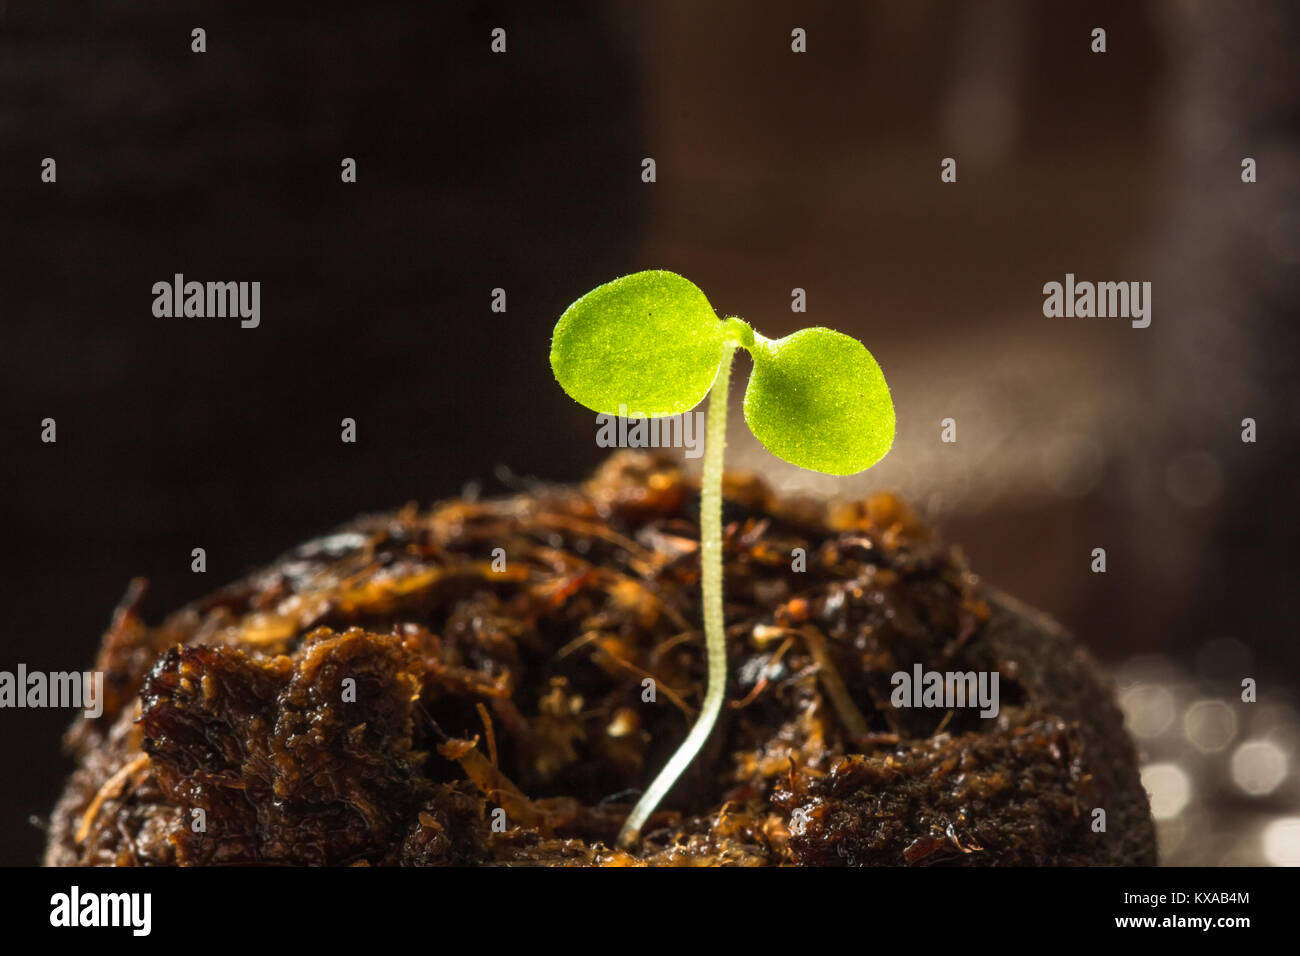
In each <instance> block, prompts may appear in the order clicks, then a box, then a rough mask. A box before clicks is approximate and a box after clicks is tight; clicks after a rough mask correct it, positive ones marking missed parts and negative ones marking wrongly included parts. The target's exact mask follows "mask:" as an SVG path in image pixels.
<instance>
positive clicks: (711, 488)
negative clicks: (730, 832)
mask: <svg viewBox="0 0 1300 956" xmlns="http://www.w3.org/2000/svg"><path fill="white" fill-rule="evenodd" d="M737 344H738V343H737V342H734V341H731V340H730V338H729V340H728V341H727V343H726V344H725V345H724V346H723V351H722V362H721V363H720V364H719V365H718V377H717V378H716V379H714V381H713V390H712V391H711V392H710V393H709V416H708V422H707V424H706V426H705V433H704V474H703V476H702V477H701V479H700V588H701V590H702V592H703V602H704V645H705V648H706V654H707V657H708V666H709V679H708V689H707V690H706V691H705V693H704V707H703V708H702V709H701V710H700V716H699V717H698V718H696V721H695V726H694V727H692V728H691V732H690V733H689V734H687V735H686V739H685V740H684V741H682V745H681V746H680V747H678V748H677V752H676V753H674V754H673V755H672V757H671V758H670V759H669V761H668V763H667V764H665V765H664V769H663V770H661V771H659V776H657V777H655V779H654V782H653V783H651V784H650V786H649V788H647V789H646V791H645V793H643V794H642V795H641V799H640V800H638V801H637V804H636V806H635V807H633V808H632V814H631V815H630V816H629V817H628V818H627V822H626V823H624V824H623V829H622V830H620V831H619V834H618V845H619V846H621V847H627V846H630V845H631V844H633V843H635V842H636V840H637V839H638V838H639V837H640V835H641V827H642V825H644V824H645V822H646V819H647V818H648V817H649V816H650V814H652V813H654V811H655V808H656V807H658V806H659V802H660V801H661V800H663V798H664V797H665V796H667V794H668V791H669V790H671V789H672V787H673V784H675V783H676V782H677V778H678V777H680V776H681V775H682V771H684V770H685V769H686V768H687V767H688V766H689V765H690V763H691V761H692V760H694V759H695V756H696V754H698V753H699V752H700V748H701V747H703V746H704V742H705V741H706V740H708V739H709V734H710V733H711V732H712V731H713V725H714V724H716V723H717V722H718V714H720V713H721V712H722V701H723V699H724V698H725V697H726V691H727V636H726V630H725V621H724V619H723V614H722V458H723V451H724V450H725V449H726V447H727V393H728V391H729V390H730V386H731V360H732V358H734V356H735V354H736V346H737Z"/></svg>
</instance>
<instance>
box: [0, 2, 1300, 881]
mask: <svg viewBox="0 0 1300 956" xmlns="http://www.w3.org/2000/svg"><path fill="white" fill-rule="evenodd" d="M557 6H558V7H559V9H555V10H548V11H543V10H540V9H538V7H540V5H537V4H525V3H523V2H517V3H510V2H501V3H487V4H474V3H457V4H452V3H448V4H436V5H435V4H416V3H392V2H383V0H374V2H370V3H367V4H355V3H350V2H349V3H343V2H334V0H314V2H312V3H310V4H308V3H283V4H277V5H276V10H275V11H271V10H269V9H267V5H265V4H260V3H254V2H238V0H227V2H223V3H220V4H218V3H215V2H213V3H200V2H191V0H170V2H168V3H166V4H163V3H160V2H155V3H143V2H136V0H122V2H119V3H116V4H113V5H112V8H111V10H110V9H109V8H105V7H103V6H101V5H91V4H82V3H60V4H35V3H27V4H23V3H13V2H8V3H5V2H0V90H3V91H4V94H3V95H2V96H0V144H3V149H0V203H2V204H3V209H4V216H3V220H2V221H0V292H2V293H3V300H2V301H3V303H4V318H3V326H2V328H3V332H2V338H0V373H2V374H0V380H2V381H3V385H2V386H0V389H2V391H0V396H2V398H0V404H2V408H0V411H2V412H3V414H2V415H0V429H3V441H4V444H3V448H4V452H5V454H4V455H3V457H2V458H0V475H3V481H4V490H5V494H4V497H3V505H0V509H2V511H0V520H2V522H3V524H2V526H0V532H2V533H3V536H4V541H5V543H6V547H5V548H4V554H3V558H0V560H2V561H3V563H4V567H3V580H4V592H3V596H4V605H3V606H4V609H5V618H4V628H3V638H2V639H0V669H5V670H13V669H14V668H15V667H16V665H17V664H18V663H20V662H22V663H25V664H26V665H27V666H28V667H29V668H31V669H42V670H49V671H55V670H71V669H82V668H85V667H87V666H89V664H90V662H91V660H92V658H93V655H94V653H95V650H96V647H97V642H98V638H99V635H100V633H101V632H102V630H103V629H104V628H105V627H106V626H107V624H108V621H109V618H110V615H111V613H112V609H113V607H114V605H115V604H116V602H117V601H118V599H119V598H120V597H121V596H122V594H123V592H124V591H125V589H126V585H127V582H128V581H129V580H130V578H132V577H133V576H136V575H140V576H144V577H147V578H148V579H149V582H150V590H149V595H148V598H147V600H146V602H145V604H144V612H145V615H146V618H147V619H149V620H151V621H157V620H158V619H160V618H161V617H162V615H164V614H165V613H166V612H168V611H170V610H172V609H174V608H176V607H177V606H179V605H180V604H182V603H184V602H185V601H188V600H192V599H194V598H197V597H199V596H200V595H202V594H204V593H206V592H208V591H210V590H213V589H215V588H216V587H218V586H220V585H221V584H224V583H226V582H228V581H230V580H232V579H234V578H237V577H239V576H241V575H242V574H244V573H245V572H246V571H248V570H250V569H251V568H253V567H255V566H257V565H259V564H261V563H264V562H267V561H269V560H270V559H272V558H274V557H275V556H276V555H277V554H279V553H280V552H282V551H284V550H286V549H287V548H288V547H290V546H291V545H293V544H295V543H296V542H298V541H300V540H303V539H305V538H307V537H310V536H313V535H315V534H317V533H320V532H322V531H325V530H328V529H329V528H331V527H333V526H334V525H336V524H339V523H340V522H342V521H344V520H347V519H349V518H351V517H353V516H354V515H356V514H358V513H360V512H364V511H374V510H380V509H386V508H391V507H396V506H400V505H401V504H403V503H405V502H407V501H412V500H414V501H418V502H420V503H421V504H424V505H427V504H428V503H430V502H432V501H434V500H436V499H439V498H445V497H449V496H452V495H455V494H458V493H459V492H460V491H461V489H462V488H463V487H464V485H465V484H466V483H467V482H478V483H480V484H481V485H482V487H483V488H484V490H485V491H488V492H492V491H496V490H500V489H501V488H502V487H503V484H502V482H503V478H504V477H505V476H507V475H508V474H515V475H536V476H538V477H541V478H544V479H548V480H574V479H579V478H581V477H582V476H583V475H585V474H586V473H587V472H588V471H589V470H590V469H591V468H592V467H593V466H594V465H595V464H596V463H597V462H598V461H599V460H600V459H601V456H602V455H603V451H602V450H601V449H599V448H597V447H596V444H595V431H596V428H595V423H594V421H593V416H591V415H590V413H588V412H586V411H585V410H583V409H581V408H580V407H578V406H577V405H575V404H574V403H572V402H571V401H570V400H569V399H568V398H567V397H566V396H565V395H564V394H563V392H562V391H561V390H560V389H559V388H558V386H556V385H555V383H554V381H553V379H552V378H551V374H550V370H549V367H548V363H547V358H546V356H547V351H548V346H549V336H550V330H551V327H552V326H553V324H554V322H555V319H556V318H557V317H558V316H559V315H560V313H561V312H562V311H563V309H564V308H565V307H566V306H567V305H568V304H569V303H570V302H571V301H572V300H573V299H574V298H576V297H577V296H578V295H580V294H582V293H584V292H586V291H587V290H588V289H590V288H592V287H593V286H595V285H597V284H599V283H601V282H604V281H607V280H609V279H611V278H614V277H615V276H618V275H621V274H624V273H627V272H632V271H636V270H638V269H644V268H666V269H672V270H674V271H678V272H681V273H683V274H685V275H686V276H688V277H690V278H691V279H692V280H693V281H695V282H696V283H697V284H698V285H700V286H701V287H702V288H703V289H704V290H705V291H706V292H707V294H708V295H709V297H710V299H711V301H712V302H713V304H714V305H715V307H716V308H717V309H718V310H719V312H721V313H723V314H737V315H742V316H744V317H746V318H747V319H748V320H750V321H751V322H752V323H753V324H754V326H755V327H756V328H758V329H759V330H760V331H762V332H763V333H764V334H766V335H768V336H771V337H776V336H780V335H784V334H787V333H789V332H791V331H794V330H795V329H797V328H801V327H804V326H806V325H826V326H829V327H832V328H836V329H840V330H843V331H845V332H848V333H850V334H852V335H854V336H856V337H858V338H860V339H862V340H863V341H864V342H865V343H866V345H867V347H868V348H869V349H871V351H872V352H873V353H874V354H875V356H876V358H877V359H878V360H879V362H880V364H881V366H882V367H883V368H884V370H885V372H886V375H887V376H888V379H889V382H890V384H891V387H892V389H893V393H894V399H895V402H896V405H897V409H898V438H897V442H896V445H895V447H894V450H893V451H892V452H891V454H890V455H889V456H888V457H887V458H886V460H885V461H884V462H883V463H882V464H881V465H879V466H878V467H876V468H874V469H872V470H870V471H869V472H866V473H864V474H862V475H859V476H856V477H854V478H851V479H823V478H818V477H817V476H814V475H812V474H810V473H807V472H801V471H799V470H798V469H795V468H793V467H791V466H787V465H785V464H783V463H782V462H779V461H777V460H776V459H774V458H772V457H771V456H770V455H768V454H767V453H766V452H765V451H763V450H762V449H761V448H760V447H759V446H757V444H756V443H755V442H754V440H753V439H752V437H751V436H750V435H749V434H748V432H747V431H746V430H745V428H744V426H743V422H742V421H741V420H740V416H739V405H738V402H739V395H735V396H733V397H734V398H735V399H736V402H737V404H736V406H735V407H734V408H733V421H732V425H731V441H732V452H731V453H730V461H731V463H732V465H733V466H734V467H746V468H750V469H753V470H758V471H761V472H763V473H764V474H765V475H766V476H767V477H768V478H769V480H770V481H771V482H772V483H773V484H774V485H777V486H779V487H782V488H790V489H799V490H806V491H812V492H815V493H818V494H825V495H841V496H857V495H860V494H862V493H865V492H866V491H868V490H871V489H876V488H892V489H895V490H898V491H899V492H901V493H902V494H903V495H904V496H905V497H906V498H907V499H908V500H909V501H911V502H912V503H913V504H914V505H915V506H916V507H917V508H918V509H919V510H920V511H921V512H922V513H923V514H925V515H926V516H927V517H928V518H930V519H931V520H933V521H934V522H935V523H936V524H937V526H938V527H939V529H940V530H941V532H942V533H943V535H944V536H945V538H947V539H948V540H950V541H953V542H956V543H958V544H960V545H961V547H962V548H963V549H964V551H965V552H966V554H967V556H968V557H969V559H970V562H971V564H972V566H973V568H974V569H975V570H976V571H977V572H978V573H980V574H981V576H982V577H984V578H985V579H986V580H988V581H989V582H991V583H993V584H995V585H997V586H999V587H1001V588H1003V589H1005V590H1008V591H1011V592H1013V593H1014V594H1016V595H1018V596H1019V597H1021V598H1022V599H1024V600H1026V601H1028V602H1030V603H1032V604H1034V605H1037V606H1038V607H1041V608H1042V609H1044V610H1046V611H1048V612H1050V613H1051V614H1053V615H1054V616H1056V617H1057V618H1059V619H1060V620H1062V621H1063V622H1064V623H1065V624H1066V625H1067V626H1068V627H1070V628H1071V629H1072V630H1074V631H1075V632H1076V633H1077V634H1078V635H1079V636H1080V637H1081V639H1082V640H1083V641H1084V642H1085V643H1086V644H1087V645H1088V646H1089V647H1090V648H1091V649H1092V651H1093V652H1094V653H1095V654H1096V655H1097V656H1098V657H1099V658H1100V659H1101V660H1102V662H1103V663H1104V665H1105V666H1106V667H1107V669H1108V670H1109V671H1110V672H1111V673H1112V674H1113V675H1114V677H1115V679H1116V682H1117V688H1118V691H1119V694H1120V700H1121V703H1122V705H1123V707H1124V709H1125V713H1126V715H1127V717H1128V720H1129V724H1130V727H1131V729H1132V731H1133V733H1134V737H1135V740H1136V742H1137V744H1138V746H1139V748H1140V750H1141V751H1142V755H1143V761H1144V767H1145V770H1144V780H1145V781H1146V783H1147V786H1148V788H1149V790H1150V791H1151V794H1152V799H1153V808H1154V812H1155V814H1156V817H1157V820H1158V823H1159V827H1160V838H1161V844H1162V846H1161V855H1162V861H1163V862H1165V863H1170V864H1207V865H1216V864H1232V863H1235V864H1296V863H1300V711H1297V702H1298V698H1297V693H1296V686H1297V680H1298V679H1300V653H1298V652H1297V641H1296V634H1295V621H1296V620H1297V617H1298V616H1300V600H1298V599H1297V587H1296V561H1295V558H1294V555H1295V546H1296V540H1297V527H1298V524H1297V503H1296V492H1295V483H1296V479H1297V468H1296V466H1297V452H1296V448H1297V445H1296V437H1297V424H1298V421H1300V408H1298V401H1297V397H1296V392H1295V388H1294V382H1295V375H1294V372H1295V366H1294V354H1295V353H1294V350H1293V344H1294V341H1295V337H1294V335H1293V334H1292V329H1291V323H1292V321H1293V320H1294V319H1295V318H1296V316H1295V311H1296V308H1295V303H1296V302H1297V301H1300V289H1298V288H1297V285H1298V284H1300V283H1298V282H1297V275H1298V273H1297V269H1296V266H1297V260H1298V259H1300V163H1298V162H1297V159H1298V157H1300V140H1298V138H1297V135H1298V129H1297V126H1298V125H1300V124H1297V116H1298V107H1300V89H1298V85H1297V82H1296V73H1295V63H1294V57H1295V52H1294V51H1295V50H1296V49H1297V46H1298V45H1300V8H1297V7H1296V6H1295V5H1294V4H1289V3H1285V2H1282V0H1278V2H1272V3H1257V2H1249V0H1246V2H1237V3H1233V4H1224V3H1212V2H1144V3H1133V2H1114V3H1077V2H1058V3H1052V4H1041V3H1033V2H1031V0H980V2H945V3H940V2H935V0H914V2H908V3H856V4H848V3H817V2H813V3H808V2H801V3H760V2H745V3H740V2H734V3H716V4H701V3H698V2H692V0H678V2H655V3H633V2H630V0H627V2H605V3H589V4H580V3H572V4H563V5H557ZM195 27H202V28H204V29H205V30H206V31H207V52H206V53H204V54H201V55H199V54H194V53H191V52H190V31H191V30H192V29H193V28H195ZM494 27H503V28H504V29H506V31H507V53H506V54H504V55H493V54H492V53H491V52H490V50H489V43H490V36H489V34H490V31H491V30H492V29H493V28H494ZM796 27H800V28H803V29H804V30H806V33H807V51H808V52H807V53H804V54H795V53H792V52H791V46H790V44H791V31H792V30H793V29H794V28H796ZM1096 27H1102V28H1104V29H1105V30H1106V35H1107V51H1106V52H1105V53H1104V54H1094V53H1092V52H1091V51H1090V45H1091V31H1092V30H1093V29H1094V28H1096ZM47 156H49V157H53V158H55V159H56V160H57V164H58V166H57V170H58V181H57V183H54V184H46V183H42V182H41V181H40V164H41V160H42V159H43V158H44V157H47ZM343 157H353V158H355V159H356V161H357V169H358V172H357V180H358V181H357V183H356V184H349V185H345V184H343V183H341V182H340V175H339V174H340V162H341V160H342V159H343ZM646 157H651V158H653V159H654V160H655V161H656V167H657V169H656V172H657V181H656V182H654V183H644V182H642V179H641V169H642V166H641V164H642V160H643V159H644V158H646ZM945 157H952V158H955V159H956V160H957V182H956V183H953V184H946V183H941V182H940V178H939V173H940V161H941V160H942V159H943V158H945ZM1245 157H1251V158H1253V159H1255V160H1256V162H1257V167H1258V182H1256V183H1254V184H1245V183H1243V182H1242V181H1241V161H1242V159H1243V158H1245ZM177 272H181V273H184V274H185V275H186V277H187V278H190V279H198V280H201V281H202V280H244V281H250V280H260V281H261V283H262V321H261V327H260V328H258V329H255V330H243V329H241V328H239V324H238V321H237V320H222V319H188V320H187V319H157V318H154V317H153V315H152V311H151V305H152V293H151V286H152V284H153V283H154V282H156V281H160V280H170V278H171V276H172V275H173V274H174V273H177ZM1067 272H1073V273H1074V274H1075V275H1076V276H1077V277H1078V278H1079V279H1080V280H1090V281H1150V282H1151V283H1152V284H1153V292H1152V305H1153V310H1152V322H1151V325H1150V327H1149V328H1146V329H1134V328H1131V327H1130V325H1129V323H1128V322H1127V321H1125V320H1121V319H1065V318H1060V319H1048V318H1044V316H1043V314H1042V304H1043V293H1042V287H1043V284H1044V283H1046V282H1049V281H1057V282H1060V281H1063V279H1064V275H1065V273H1067ZM497 287H500V288H504V289H505V290H506V292H507V311H506V312H505V313H504V314H500V313H494V312H492V311H491V309H490V304H491V295H492V290H493V289H494V288H497ZM796 287H798V288H802V289H804V290H806V294H807V306H808V311H807V313H806V314H794V313H792V312H791V310H790V303H791V290H792V289H794V288H796ZM744 362H745V360H744V359H742V360H741V365H742V367H738V369H737V373H738V376H743V375H744V374H745V373H747V369H746V368H744V367H743V364H744ZM736 391H739V390H738V389H737V390H736ZM46 417H52V418H55V419H56V421H57V429H58V442H57V444H53V445H49V444H43V443H42V442H41V441H40V430H41V425H40V423H41V420H42V419H44V418H46ZM344 417H351V418H354V419H355V420H356V422H357V430H358V441H357V443H356V444H354V445H347V444H343V443H342V442H340V440H339V434H340V420H341V419H342V418H344ZM1247 417H1249V418H1253V419H1255V420H1256V422H1257V429H1258V440H1257V442H1255V443H1253V444H1248V443H1243V442H1242V440H1241V432H1242V424H1241V423H1242V419H1243V418H1247ZM944 418H952V419H954V420H955V422H956V427H957V441H956V442H955V443H944V442H942V441H941V440H940V422H941V420H942V419H944ZM503 469H506V470H503ZM194 547H203V548H205V549H206V551H207V556H208V571H207V573H206V574H202V575H199V574H194V573H191V571H190V551H191V549H192V548H194ZM1097 547H1103V548H1105V549H1106V552H1107V572H1106V573H1105V574H1094V573H1092V572H1091V571H1090V564H1091V552H1092V549H1093V548H1097ZM1243 677H1252V678H1254V679H1255V680H1256V681H1257V682H1258V702H1257V703H1254V704H1245V703H1242V702H1241V700H1240V694H1241V689H1240V685H1241V680H1242V678H1243ZM0 720H2V721H3V723H2V724H0V780H3V783H0V821H2V822H0V862H3V863H18V864H29V863H35V862H36V861H37V860H38V859H39V855H40V852H41V847H42V845H43V834H42V833H41V831H40V829H39V824H40V818H41V817H43V816H44V815H45V814H46V813H48V811H49V810H50V808H51V807H52V805H53V802H54V800H55V798H56V796H57V794H58V792H59V790H60V788H61V785H62V781H63V778H64V776H65V775H66V773H67V772H68V771H69V769H70V766H71V764H70V762H69V761H68V760H67V759H66V758H64V757H63V756H61V755H60V753H59V750H58V740H59V736H60V734H61V732H62V730H63V729H64V727H65V726H66V725H67V724H68V722H69V721H70V720H71V714H70V713H69V712H66V711H50V710H46V711H30V710H23V711H17V710H10V711H4V712H0Z"/></svg>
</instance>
